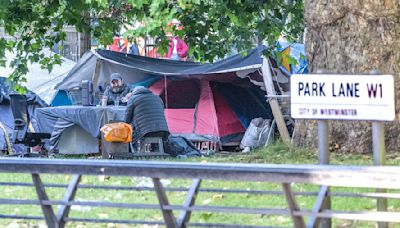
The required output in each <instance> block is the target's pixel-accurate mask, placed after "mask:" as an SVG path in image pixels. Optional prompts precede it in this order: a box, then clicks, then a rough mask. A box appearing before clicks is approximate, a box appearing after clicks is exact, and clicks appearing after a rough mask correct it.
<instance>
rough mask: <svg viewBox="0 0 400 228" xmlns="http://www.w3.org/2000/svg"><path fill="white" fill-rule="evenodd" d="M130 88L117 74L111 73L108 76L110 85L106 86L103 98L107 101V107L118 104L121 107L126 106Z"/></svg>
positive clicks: (130, 94)
mask: <svg viewBox="0 0 400 228" xmlns="http://www.w3.org/2000/svg"><path fill="white" fill-rule="evenodd" d="M130 90H131V88H130V86H129V85H127V84H126V83H125V82H124V81H123V80H122V76H121V75H120V74H119V73H113V74H111V75H110V85H109V86H107V88H106V90H105V91H104V97H106V99H107V105H112V104H115V102H116V101H117V100H118V103H119V104H121V105H126V103H127V101H128V99H129V97H130V96H132V93H130Z"/></svg>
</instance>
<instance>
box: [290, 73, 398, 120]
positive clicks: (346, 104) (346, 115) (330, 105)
mask: <svg viewBox="0 0 400 228" xmlns="http://www.w3.org/2000/svg"><path fill="white" fill-rule="evenodd" d="M290 95H291V114H292V117H293V118H299V119H335V120H386V121H391V120H394V119H395V100H394V80H393V76H392V75H334V74H294V75H292V76H291V78H290Z"/></svg>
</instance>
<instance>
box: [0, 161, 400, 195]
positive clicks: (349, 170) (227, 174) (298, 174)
mask: <svg viewBox="0 0 400 228" xmlns="http://www.w3.org/2000/svg"><path fill="white" fill-rule="evenodd" d="M0 172H5V173H52V174H87V175H109V176H142V177H152V178H153V177H157V178H190V179H193V178H199V179H216V180H242V181H261V182H273V183H282V182H284V183H291V182H295V183H309V184H317V185H328V186H343V187H371V188H387V189H400V167H388V166H384V167H378V166H331V165H282V164H229V163H220V164H213V163H189V162H157V161H121V160H118V161H117V160H115V161H113V160H112V161H110V160H107V161H106V160H82V159H21V158H18V159H16V158H1V159H0ZM354 180H357V181H354Z"/></svg>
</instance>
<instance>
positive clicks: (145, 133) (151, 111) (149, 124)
mask: <svg viewBox="0 0 400 228" xmlns="http://www.w3.org/2000/svg"><path fill="white" fill-rule="evenodd" d="M125 123H129V124H131V125H132V129H133V136H132V142H133V144H135V143H136V142H137V141H138V140H139V139H141V138H143V137H160V138H162V139H163V141H165V140H166V139H167V138H168V136H169V130H168V125H167V121H166V119H165V115H164V103H163V102H162V100H161V98H160V97H158V96H157V95H155V94H153V93H152V92H151V91H150V90H149V89H147V88H146V87H144V86H136V87H135V88H134V90H133V92H132V96H131V97H130V99H129V100H128V104H127V107H126V112H125Z"/></svg>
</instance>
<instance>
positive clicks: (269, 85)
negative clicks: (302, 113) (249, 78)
mask: <svg viewBox="0 0 400 228" xmlns="http://www.w3.org/2000/svg"><path fill="white" fill-rule="evenodd" d="M261 71H262V76H263V81H264V85H265V90H266V93H267V95H268V96H269V95H271V97H270V98H269V105H270V106H271V110H272V114H273V116H274V119H275V121H276V125H277V127H278V130H279V134H280V135H281V138H282V141H283V142H284V143H285V144H286V145H290V141H291V140H290V136H289V131H288V129H287V127H286V124H285V120H284V119H283V116H282V111H281V108H280V106H279V103H278V100H277V99H276V91H275V88H274V84H273V81H272V75H271V67H270V64H269V60H268V59H267V58H265V57H263V63H262V67H261Z"/></svg>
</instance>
